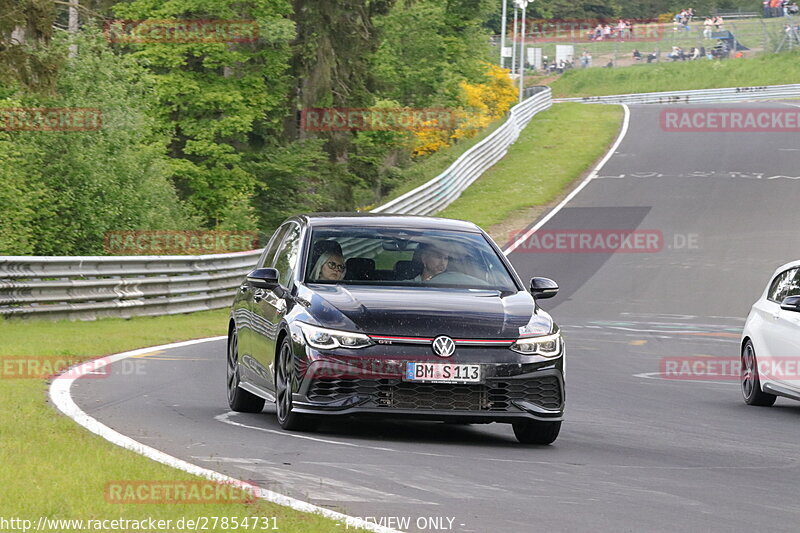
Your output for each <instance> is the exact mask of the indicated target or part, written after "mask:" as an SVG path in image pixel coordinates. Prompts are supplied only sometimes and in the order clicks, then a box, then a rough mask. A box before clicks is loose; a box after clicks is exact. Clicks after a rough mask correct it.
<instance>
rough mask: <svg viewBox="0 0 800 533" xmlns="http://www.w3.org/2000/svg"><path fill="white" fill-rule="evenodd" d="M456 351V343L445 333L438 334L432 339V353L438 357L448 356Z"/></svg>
mask: <svg viewBox="0 0 800 533" xmlns="http://www.w3.org/2000/svg"><path fill="white" fill-rule="evenodd" d="M455 351H456V343H455V342H453V339H451V338H450V337H448V336H447V335H439V336H438V337H436V338H435V339H433V353H435V354H436V355H438V356H439V357H450V356H451V355H453V354H454V353H455Z"/></svg>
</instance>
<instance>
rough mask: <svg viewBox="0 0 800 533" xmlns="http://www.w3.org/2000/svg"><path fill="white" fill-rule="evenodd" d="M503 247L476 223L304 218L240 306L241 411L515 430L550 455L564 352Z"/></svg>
mask: <svg viewBox="0 0 800 533" xmlns="http://www.w3.org/2000/svg"><path fill="white" fill-rule="evenodd" d="M557 292H558V286H557V285H556V284H555V283H554V282H553V281H552V280H549V279H547V278H533V279H532V280H531V281H530V286H529V290H526V289H525V286H524V285H523V283H522V281H521V280H520V279H519V277H518V276H517V274H516V272H514V269H513V268H512V267H511V264H510V263H509V262H508V260H507V259H506V257H505V256H504V255H503V253H502V252H501V251H500V249H499V248H498V247H497V245H496V244H495V243H494V242H493V241H492V239H491V238H489V236H488V235H486V233H484V232H483V231H482V230H481V229H480V228H478V227H477V226H475V225H474V224H472V223H469V222H463V221H458V220H447V219H439V218H428V217H414V216H397V215H352V214H351V215H340V214H314V215H306V216H297V217H292V218H290V219H289V220H287V221H286V222H284V223H283V225H281V227H280V228H279V229H278V230H277V231H276V232H275V234H274V235H273V236H272V238H271V240H270V241H269V244H268V245H267V247H266V248H265V249H264V252H263V254H262V255H261V258H260V259H259V262H258V265H257V268H256V269H255V270H253V271H252V272H251V273H250V274H248V275H247V278H246V279H245V280H244V282H242V284H241V286H240V287H239V290H238V294H237V295H236V298H235V300H234V303H233V306H232V309H231V314H230V324H229V327H228V357H227V360H228V365H227V366H228V372H227V387H228V402H229V404H230V407H231V409H233V410H235V411H244V412H260V411H261V409H262V408H263V406H264V402H265V401H270V402H275V404H276V410H277V415H278V421H279V423H280V425H281V426H282V427H283V428H285V429H289V430H292V429H313V426H314V425H315V423H317V422H318V421H319V420H320V419H321V417H323V416H334V415H372V416H381V417H388V416H396V417H405V418H418V419H428V420H442V421H449V422H465V423H489V422H506V423H511V424H513V428H514V434H515V435H516V436H517V439H519V441H520V442H524V443H534V444H549V443H551V442H553V441H554V440H555V439H556V437H557V436H558V432H559V430H560V428H561V420H562V415H563V411H564V342H563V340H562V338H561V334H560V332H559V329H558V326H557V325H556V324H555V323H554V322H553V320H552V319H551V318H550V315H548V314H547V313H546V312H544V311H543V310H542V309H541V308H540V307H539V306H538V305H537V303H536V300H537V299H541V298H549V297H552V296H554V295H555V294H556V293H557Z"/></svg>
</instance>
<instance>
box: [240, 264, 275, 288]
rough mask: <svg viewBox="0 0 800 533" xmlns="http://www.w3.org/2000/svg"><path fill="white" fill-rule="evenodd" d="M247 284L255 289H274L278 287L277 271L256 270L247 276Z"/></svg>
mask: <svg viewBox="0 0 800 533" xmlns="http://www.w3.org/2000/svg"><path fill="white" fill-rule="evenodd" d="M247 283H249V284H250V285H252V286H253V287H255V288H257V289H274V288H275V287H277V286H278V270H277V269H275V268H257V269H255V270H253V271H252V272H250V273H249V274H248V275H247Z"/></svg>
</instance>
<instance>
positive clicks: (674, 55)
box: [667, 46, 686, 61]
mask: <svg viewBox="0 0 800 533" xmlns="http://www.w3.org/2000/svg"><path fill="white" fill-rule="evenodd" d="M667 57H668V58H670V59H671V60H673V61H677V60H679V59H680V60H684V59H686V56H685V55H684V53H683V50H682V49H681V48H680V47H678V46H673V47H672V51H671V52H670V53H669V54H667Z"/></svg>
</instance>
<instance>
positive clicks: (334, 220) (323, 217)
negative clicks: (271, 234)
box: [298, 213, 481, 233]
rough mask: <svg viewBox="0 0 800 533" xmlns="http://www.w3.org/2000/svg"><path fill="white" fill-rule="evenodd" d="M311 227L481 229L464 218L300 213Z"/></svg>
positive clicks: (478, 230)
mask: <svg viewBox="0 0 800 533" xmlns="http://www.w3.org/2000/svg"><path fill="white" fill-rule="evenodd" d="M298 218H300V219H303V220H305V221H306V222H307V223H308V224H309V225H310V226H311V227H320V228H322V227H325V226H339V227H341V226H352V227H373V228H400V229H403V228H405V229H431V230H437V229H438V230H454V231H468V232H471V233H480V232H481V229H480V228H479V227H478V226H476V225H475V224H473V223H472V222H467V221H465V220H454V219H450V218H437V217H425V216H416V215H393V214H383V213H311V214H306V215H300V216H299V217H298Z"/></svg>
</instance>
